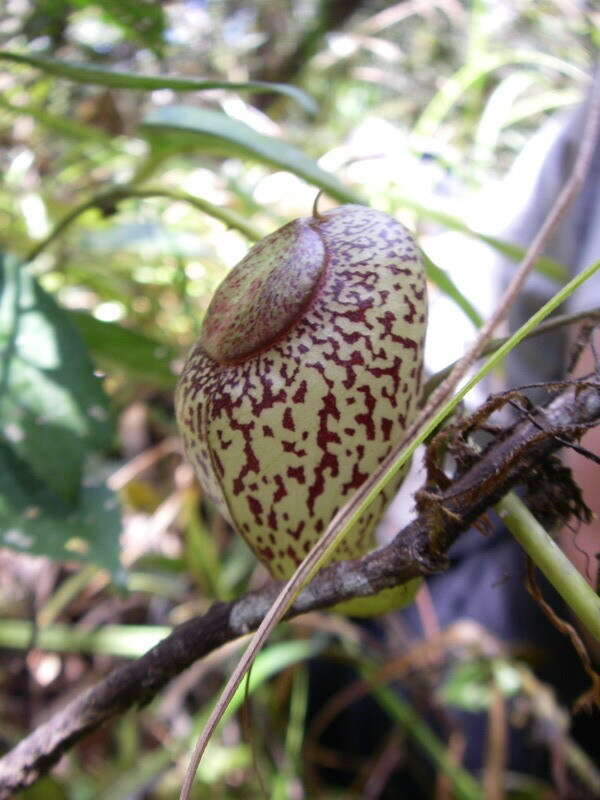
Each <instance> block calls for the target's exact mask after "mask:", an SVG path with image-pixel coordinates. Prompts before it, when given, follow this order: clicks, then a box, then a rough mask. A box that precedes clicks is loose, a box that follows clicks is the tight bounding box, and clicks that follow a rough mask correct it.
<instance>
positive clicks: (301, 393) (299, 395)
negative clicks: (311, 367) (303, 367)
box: [292, 380, 307, 403]
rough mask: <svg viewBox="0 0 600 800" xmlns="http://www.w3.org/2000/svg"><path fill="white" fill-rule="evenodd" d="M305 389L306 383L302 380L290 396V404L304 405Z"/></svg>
mask: <svg viewBox="0 0 600 800" xmlns="http://www.w3.org/2000/svg"><path fill="white" fill-rule="evenodd" d="M306 389H307V386H306V381H305V380H303V381H301V382H300V386H299V387H298V388H297V389H296V391H295V392H294V394H293V395H292V403H304V400H305V399H306Z"/></svg>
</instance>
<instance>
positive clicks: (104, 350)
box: [69, 311, 180, 389]
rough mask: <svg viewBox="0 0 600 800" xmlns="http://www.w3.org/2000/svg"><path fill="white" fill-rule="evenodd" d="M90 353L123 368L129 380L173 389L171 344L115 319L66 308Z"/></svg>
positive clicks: (108, 365)
mask: <svg viewBox="0 0 600 800" xmlns="http://www.w3.org/2000/svg"><path fill="white" fill-rule="evenodd" d="M69 316H70V317H71V319H72V320H73V322H74V323H75V325H76V326H77V329H78V330H79V333H80V334H81V336H82V338H83V340H84V342H85V343H86V345H87V346H88V348H89V350H90V352H91V353H92V355H93V356H94V357H95V358H97V359H98V361H99V362H100V364H101V365H102V366H105V367H107V368H109V369H117V370H121V371H124V372H125V373H126V374H127V375H128V376H129V377H130V378H131V379H132V380H137V381H143V382H147V383H149V384H154V385H156V386H162V387H164V388H167V389H169V388H173V386H174V385H175V379H176V376H175V373H174V372H173V366H172V365H173V361H174V359H175V358H176V357H177V356H178V355H180V354H179V353H178V352H177V351H176V350H175V349H174V348H173V347H171V346H170V345H168V344H165V343H164V342H159V341H157V340H156V339H152V338H151V337H149V336H146V335H145V334H143V333H140V332H139V331H134V330H131V329H129V328H125V327H124V326H123V325H118V324H117V323H115V322H102V321H101V320H99V319H96V318H95V317H93V316H92V315H91V314H87V313H86V312H85V311H70V312H69Z"/></svg>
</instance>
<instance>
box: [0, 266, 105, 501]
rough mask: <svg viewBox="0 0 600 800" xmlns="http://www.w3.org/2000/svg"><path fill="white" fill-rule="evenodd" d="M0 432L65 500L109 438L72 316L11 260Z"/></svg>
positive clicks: (1, 357)
mask: <svg viewBox="0 0 600 800" xmlns="http://www.w3.org/2000/svg"><path fill="white" fill-rule="evenodd" d="M0 420H1V422H0V425H1V427H0V435H1V437H2V439H3V440H4V441H6V442H7V444H8V445H9V446H10V448H11V449H12V450H13V451H14V453H15V455H16V456H17V457H18V458H19V459H22V460H23V461H24V462H25V464H27V466H28V468H29V469H30V470H31V471H32V473H33V474H34V475H35V476H36V477H37V478H38V479H39V480H41V481H43V482H44V483H46V484H47V485H48V486H49V487H50V489H51V490H52V491H53V492H56V494H57V495H58V496H59V497H61V498H63V499H64V500H66V501H71V500H73V499H74V498H75V496H76V494H77V491H78V489H79V486H80V482H81V471H82V466H83V462H84V459H85V457H86V455H87V453H88V452H89V451H91V450H95V449H100V448H104V447H106V446H107V445H108V443H109V442H110V436H111V425H110V421H109V411H108V403H107V399H106V396H105V394H104V392H103V390H102V385H101V382H100V381H99V379H98V378H97V377H95V376H94V371H93V365H92V362H91V361H90V359H89V357H88V355H87V352H86V350H85V347H84V345H83V343H82V341H81V339H80V337H79V336H78V335H77V331H76V329H75V328H74V326H73V324H72V322H71V321H70V319H69V317H68V315H67V314H66V313H65V312H64V311H63V310H62V309H60V308H59V307H58V306H57V305H56V303H55V301H54V300H53V299H52V297H50V295H48V294H47V293H46V292H45V291H44V290H43V289H42V288H41V287H40V286H39V284H38V283H37V282H36V281H35V279H34V278H33V277H32V276H31V275H30V274H29V273H28V271H27V270H26V269H25V268H23V267H20V266H19V265H18V264H17V262H16V261H14V260H12V259H6V258H5V259H4V260H3V261H2V262H0Z"/></svg>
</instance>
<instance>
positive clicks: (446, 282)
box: [421, 250, 483, 328]
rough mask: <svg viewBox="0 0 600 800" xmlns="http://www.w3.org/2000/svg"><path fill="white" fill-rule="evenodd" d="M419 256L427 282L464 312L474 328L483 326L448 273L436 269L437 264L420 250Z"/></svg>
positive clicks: (477, 314) (468, 301) (480, 319)
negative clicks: (422, 261)
mask: <svg viewBox="0 0 600 800" xmlns="http://www.w3.org/2000/svg"><path fill="white" fill-rule="evenodd" d="M421 255H422V256H423V260H424V262H425V272H426V274H427V277H428V278H429V280H430V281H431V282H432V283H433V284H435V286H437V287H438V289H439V290H440V291H442V292H443V293H444V294H446V295H448V297H450V298H451V299H452V300H454V302H455V303H456V305H457V306H458V307H459V308H461V309H462V310H463V311H464V313H465V314H466V316H467V317H468V318H469V319H470V320H471V322H472V323H473V325H475V327H476V328H480V327H481V325H483V319H482V318H481V316H480V314H479V312H478V311H477V309H476V308H475V306H473V305H472V304H471V301H470V300H468V299H467V298H466V297H465V296H464V294H463V293H462V292H461V291H460V289H459V288H458V286H457V285H456V284H455V283H454V281H453V280H452V278H451V277H450V275H448V273H447V272H445V271H444V270H443V269H442V268H441V267H438V266H437V264H434V263H433V261H432V260H431V259H430V258H429V256H428V255H427V254H426V253H424V252H423V251H422V250H421Z"/></svg>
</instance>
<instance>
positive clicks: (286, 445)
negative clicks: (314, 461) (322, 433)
mask: <svg viewBox="0 0 600 800" xmlns="http://www.w3.org/2000/svg"><path fill="white" fill-rule="evenodd" d="M281 447H282V449H283V452H284V453H293V454H294V455H295V456H298V458H303V457H304V456H305V455H306V450H304V449H300V450H296V442H285V441H282V442H281Z"/></svg>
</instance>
